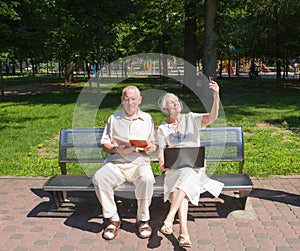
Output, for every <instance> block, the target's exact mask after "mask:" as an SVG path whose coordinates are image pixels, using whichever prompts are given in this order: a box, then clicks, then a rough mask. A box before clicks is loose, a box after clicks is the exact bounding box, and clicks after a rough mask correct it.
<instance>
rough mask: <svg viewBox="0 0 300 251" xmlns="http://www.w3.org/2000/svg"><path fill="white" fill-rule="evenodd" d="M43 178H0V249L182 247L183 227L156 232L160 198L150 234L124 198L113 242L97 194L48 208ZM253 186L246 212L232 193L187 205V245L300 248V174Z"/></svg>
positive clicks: (163, 207)
mask: <svg viewBox="0 0 300 251" xmlns="http://www.w3.org/2000/svg"><path fill="white" fill-rule="evenodd" d="M45 181H46V179H45V178H18V177H0V188H1V189H0V223H1V224H0V250H3V251H4V250H5V251H6V250H13V251H23V250H38V251H40V250H61V251H71V250H78V251H81V250H84V251H87V250H101V251H103V250H107V251H111V250H114V251H118V250H121V251H134V250H136V251H141V250H164V251H167V250H184V249H180V248H179V247H178V245H177V241H176V238H177V236H178V224H175V225H174V230H175V231H174V235H170V236H164V235H163V234H161V233H160V232H159V231H158V230H159V228H160V226H161V225H162V221H163V219H164V216H165V215H166V213H167V209H168V204H164V203H163V202H162V201H161V199H154V200H153V203H152V206H151V215H152V220H151V224H152V226H153V228H154V231H153V235H152V237H151V238H150V239H146V240H142V239H139V238H138V237H137V236H136V229H135V226H134V222H135V220H134V217H135V210H136V207H135V203H134V201H129V200H119V201H118V205H119V209H120V214H121V215H122V227H121V229H120V231H119V235H118V237H117V238H116V239H115V240H113V241H105V240H103V239H102V237H101V233H102V230H103V227H104V225H103V218H102V216H101V210H100V207H99V205H98V203H97V200H96V199H95V196H94V194H93V193H86V194H82V193H81V194H73V195H72V198H73V199H77V201H79V203H77V207H76V209H75V211H74V212H73V213H65V214H57V213H55V214H53V213H49V211H50V210H51V209H52V208H53V202H52V200H50V198H49V194H47V193H45V192H43V191H42V189H41V188H42V185H43V183H44V182H45ZM253 183H254V190H253V192H252V193H251V195H250V197H249V199H248V203H247V207H246V210H236V209H238V205H237V203H236V200H235V199H232V198H231V197H228V195H222V197H221V199H217V200H212V199H208V198H206V199H201V201H200V202H201V203H200V206H199V207H191V208H190V213H189V222H188V225H189V229H190V232H191V239H192V242H193V247H192V248H191V249H190V250H216V251H224V250H225V251H226V250H231V251H241V250H246V251H256V250H262V251H270V250H274V251H275V250H276V251H289V250H293V251H297V250H300V176H289V177H276V178H270V179H255V178H253ZM222 200H224V202H223V201H222Z"/></svg>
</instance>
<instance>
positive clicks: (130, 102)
mask: <svg viewBox="0 0 300 251" xmlns="http://www.w3.org/2000/svg"><path fill="white" fill-rule="evenodd" d="M121 101H122V105H123V107H124V110H125V112H126V113H127V115H128V116H133V115H134V114H136V112H137V110H138V107H139V105H140V103H141V101H142V97H141V96H138V94H137V93H136V91H134V90H132V89H129V90H127V91H126V92H125V93H124V96H122V97H121Z"/></svg>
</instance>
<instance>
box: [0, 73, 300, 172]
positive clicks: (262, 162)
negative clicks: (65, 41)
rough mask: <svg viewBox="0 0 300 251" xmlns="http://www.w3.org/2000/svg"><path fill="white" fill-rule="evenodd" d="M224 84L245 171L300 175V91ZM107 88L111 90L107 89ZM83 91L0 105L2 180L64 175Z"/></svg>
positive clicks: (189, 98) (115, 102)
mask: <svg viewBox="0 0 300 251" xmlns="http://www.w3.org/2000/svg"><path fill="white" fill-rule="evenodd" d="M36 80H37V82H41V84H43V83H49V82H51V81H50V80H48V79H47V80H45V79H39V78H36ZM4 81H5V83H6V81H10V83H9V84H7V83H6V86H9V85H24V84H25V85H27V84H28V82H27V81H25V82H23V80H22V78H17V79H9V80H6V79H5V80H4ZM14 81H15V83H14V84H12V82H14ZM48 81H49V82H48ZM53 82H55V81H53ZM219 83H220V86H221V101H222V105H223V107H224V110H225V115H226V122H227V125H228V126H242V127H243V130H244V138H245V166H244V171H245V172H246V173H248V174H249V175H251V176H258V177H268V176H271V175H278V174H280V175H291V174H300V168H299V163H300V139H299V137H300V136H299V135H300V132H299V129H300V102H299V97H300V95H299V94H300V89H299V88H297V87H289V88H284V87H283V86H282V84H281V83H277V82H276V81H274V80H273V81H272V80H257V81H250V80H221V81H219ZM293 83H295V84H296V83H297V82H296V81H294V82H293ZM133 84H136V85H138V86H139V87H140V88H141V89H142V90H146V89H150V88H162V89H164V88H165V86H164V85H163V84H162V83H161V82H160V80H159V79H158V80H155V81H153V80H151V81H149V82H145V81H139V82H137V81H136V82H134V83H133ZM124 85H125V84H118V85H117V86H115V87H114V88H113V89H112V90H111V91H110V92H109V95H106V97H105V99H104V100H103V102H102V103H101V109H100V111H99V112H98V113H97V118H96V123H95V126H104V124H105V122H106V120H107V118H108V116H109V115H110V114H111V113H112V112H113V111H114V110H115V109H116V108H117V107H118V106H119V104H120V92H121V89H122V87H123V86H124ZM102 87H103V90H105V88H106V85H102ZM108 89H109V84H108V85H107V90H108ZM80 91H81V89H80V88H79V87H78V85H77V86H74V87H69V88H67V89H61V90H58V91H52V92H50V93H41V94H35V95H23V96H15V97H13V98H10V99H6V100H5V101H2V102H0V118H1V119H0V141H1V145H0V154H1V155H0V175H1V176H4V175H12V176H51V175H54V174H57V173H59V172H60V169H59V167H58V161H57V155H58V152H57V151H58V138H59V131H60V129H61V128H69V127H72V119H73V111H74V107H75V103H76V100H77V97H78V95H79V93H80ZM168 91H171V92H174V93H177V94H178V95H180V96H181V97H182V98H183V100H184V102H186V103H188V104H189V106H191V107H193V110H194V111H198V109H199V110H201V109H202V108H201V106H199V101H196V99H195V96H194V95H192V94H191V93H189V92H186V91H183V90H181V89H179V88H168ZM93 95H97V92H94V93H93ZM198 107H200V108H198ZM149 112H150V113H151V115H152V116H153V118H154V120H155V122H156V124H157V125H158V124H159V123H160V122H161V121H162V120H163V119H164V117H163V116H162V115H161V114H160V113H159V112H157V111H155V110H153V111H152V110H150V111H149ZM153 169H154V172H155V173H159V172H160V171H159V167H158V166H157V165H153ZM237 170H238V165H236V164H235V163H232V164H229V163H225V164H224V163H223V164H220V165H219V167H218V169H217V172H219V173H224V172H236V171H237ZM68 171H69V173H78V172H82V169H81V167H80V166H79V165H75V164H74V165H68Z"/></svg>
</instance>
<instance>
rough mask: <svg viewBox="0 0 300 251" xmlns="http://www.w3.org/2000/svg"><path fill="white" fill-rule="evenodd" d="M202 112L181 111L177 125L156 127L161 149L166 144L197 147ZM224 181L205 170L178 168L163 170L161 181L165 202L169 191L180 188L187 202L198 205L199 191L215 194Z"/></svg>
mask: <svg viewBox="0 0 300 251" xmlns="http://www.w3.org/2000/svg"><path fill="white" fill-rule="evenodd" d="M202 116H203V114H201V113H193V112H189V113H187V114H182V117H181V119H180V121H179V123H178V125H176V126H174V125H170V124H168V123H167V122H162V123H161V125H160V126H159V127H158V144H159V148H160V149H164V148H166V147H195V146H200V137H199V129H201V125H202ZM223 186H224V184H223V183H221V182H219V181H216V180H213V179H211V178H209V177H208V176H207V175H206V169H205V167H204V168H200V169H198V170H197V169H193V168H189V167H186V168H180V169H171V170H168V171H166V173H165V180H164V201H167V200H169V201H171V200H172V198H171V193H172V192H173V191H174V190H175V189H176V188H178V189H180V190H182V191H184V192H185V193H186V195H187V196H188V198H189V200H190V202H191V203H192V204H194V205H198V202H199V198H200V194H201V193H203V192H205V191H208V192H209V193H211V194H212V195H213V196H214V197H218V196H219V194H220V193H221V191H222V188H223Z"/></svg>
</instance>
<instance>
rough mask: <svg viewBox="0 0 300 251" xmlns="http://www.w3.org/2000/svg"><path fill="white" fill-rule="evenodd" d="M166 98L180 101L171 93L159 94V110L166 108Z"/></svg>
mask: <svg viewBox="0 0 300 251" xmlns="http://www.w3.org/2000/svg"><path fill="white" fill-rule="evenodd" d="M167 98H170V99H176V100H177V101H180V100H179V98H178V97H177V96H176V95H175V94H173V93H167V94H164V95H163V96H161V97H160V98H159V101H158V105H159V108H160V110H165V109H167Z"/></svg>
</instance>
